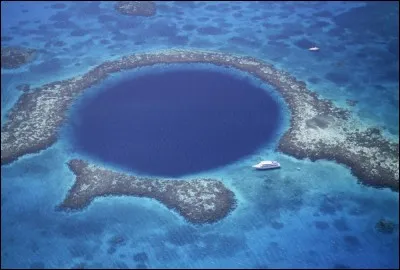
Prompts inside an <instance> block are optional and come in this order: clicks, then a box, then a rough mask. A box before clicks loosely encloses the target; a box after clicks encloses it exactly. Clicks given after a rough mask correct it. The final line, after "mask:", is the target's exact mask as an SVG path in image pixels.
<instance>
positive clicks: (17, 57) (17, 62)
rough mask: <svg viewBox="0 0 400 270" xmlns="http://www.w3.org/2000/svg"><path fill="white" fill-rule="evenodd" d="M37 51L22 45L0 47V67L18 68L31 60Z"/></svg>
mask: <svg viewBox="0 0 400 270" xmlns="http://www.w3.org/2000/svg"><path fill="white" fill-rule="evenodd" d="M36 54H37V52H36V50H35V49H29V48H22V47H1V67H2V68H5V69H13V68H19V67H21V66H23V65H25V64H27V63H29V62H32V61H33V60H34V58H35V56H36Z"/></svg>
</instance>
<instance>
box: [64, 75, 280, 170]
mask: <svg viewBox="0 0 400 270" xmlns="http://www.w3.org/2000/svg"><path fill="white" fill-rule="evenodd" d="M280 113H281V111H280V107H279V105H278V103H277V102H276V100H275V99H273V98H272V97H271V96H270V95H269V94H268V93H267V92H266V91H265V90H264V89H262V88H260V87H256V86H255V85H254V84H252V83H251V82H250V81H249V80H246V79H243V78H238V77H235V76H233V75H232V74H228V73H224V72H217V71H213V70H202V69H199V70H179V71H175V70H174V71H168V72H155V73H151V74H146V75H143V76H138V77H135V78H131V79H128V80H121V82H118V83H117V84H114V85H113V86H111V87H110V88H108V89H106V90H105V91H102V92H101V93H98V94H97V95H95V96H93V97H91V98H87V99H86V100H84V101H83V103H82V104H81V105H80V106H78V107H77V109H76V113H75V115H76V116H75V117H78V119H79V120H78V121H76V123H75V124H73V125H72V135H73V141H74V144H75V147H76V149H78V151H81V152H83V153H85V154H89V155H92V156H95V157H96V158H98V159H99V160H102V161H104V162H107V163H111V164H115V165H118V166H121V167H123V168H126V169H133V170H135V171H139V172H143V173H146V174H150V175H158V176H169V177H171V176H172V177H178V176H182V175H185V174H189V173H195V172H200V171H203V170H208V169H213V168H216V167H219V166H223V165H226V164H229V163H231V162H233V161H236V160H238V159H240V158H242V157H244V156H246V155H249V154H252V153H254V151H256V150H257V149H258V148H259V147H260V146H262V145H265V144H266V143H268V142H269V141H270V140H272V139H275V135H276V132H277V128H278V127H279V119H281V117H280Z"/></svg>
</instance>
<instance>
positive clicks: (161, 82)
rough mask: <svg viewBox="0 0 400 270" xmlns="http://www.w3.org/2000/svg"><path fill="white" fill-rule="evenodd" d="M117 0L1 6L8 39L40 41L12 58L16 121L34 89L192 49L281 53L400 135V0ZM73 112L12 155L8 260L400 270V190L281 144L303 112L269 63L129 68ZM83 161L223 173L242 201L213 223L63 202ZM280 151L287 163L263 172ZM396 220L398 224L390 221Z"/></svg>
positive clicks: (4, 193) (7, 169)
mask: <svg viewBox="0 0 400 270" xmlns="http://www.w3.org/2000/svg"><path fill="white" fill-rule="evenodd" d="M114 5H115V2H107V1H104V2H100V1H98V2H97V1H84V2H51V1H48V2H45V1H43V2H20V1H9V2H7V1H2V2H1V35H2V39H1V40H2V41H1V44H2V48H3V47H5V46H19V47H27V48H34V49H37V50H38V56H37V57H36V58H35V59H34V61H33V62H31V63H28V64H26V65H23V66H21V67H19V68H16V69H5V68H2V70H1V119H2V123H5V122H6V121H7V120H8V118H7V112H8V111H9V110H10V109H11V108H12V107H13V106H14V104H15V103H16V101H17V100H18V98H19V97H20V96H21V95H22V94H23V93H22V92H21V91H19V90H17V89H16V87H17V86H18V85H20V84H30V85H31V88H34V87H39V86H41V85H43V84H46V83H50V82H54V81H59V80H64V79H68V78H72V77H74V76H78V75H82V74H84V73H85V72H87V71H89V70H90V69H92V68H93V67H95V66H97V65H100V64H101V63H103V62H104V61H110V60H115V59H118V58H120V57H122V56H124V55H130V54H139V53H146V52H157V51H159V50H164V49H171V48H177V49H195V50H201V51H219V52H224V53H230V54H237V55H245V56H251V57H254V58H256V59H259V60H262V61H265V62H267V63H270V64H272V65H274V66H275V67H276V68H278V69H281V70H284V71H286V72H288V73H290V74H291V75H292V76H294V77H296V78H297V79H298V80H301V81H304V82H305V83H306V85H307V88H309V89H310V90H311V91H313V92H315V93H317V94H318V95H319V96H320V97H322V98H325V99H329V100H331V101H332V102H333V103H334V104H335V105H336V106H338V107H345V108H347V109H349V110H350V111H351V113H352V114H354V115H356V116H357V117H359V118H360V119H361V120H362V121H363V123H364V124H366V125H371V126H377V127H379V128H381V129H382V131H383V134H384V136H385V137H386V138H389V139H390V140H392V141H394V142H397V143H398V136H399V106H398V104H399V76H398V72H399V49H398V48H399V46H398V42H399V23H398V21H399V13H398V11H399V4H398V2H394V1H393V2H388V1H387V2H362V1H357V2H348V1H338V2H336V1H335V2H333V1H332V2H329V1H321V2H310V1H307V2H273V1H268V2H261V1H247V2H245V1H243V2H236V1H229V2H200V1H194V2H193V1H181V2H178V1H176V2H173V1H169V2H155V7H156V13H155V14H154V15H153V16H148V17H147V16H128V15H123V14H120V13H118V12H117V11H116V10H115V9H114ZM313 46H317V47H319V48H320V50H319V51H318V52H312V51H309V50H308V48H310V47H313ZM348 100H352V101H355V103H356V104H355V105H354V106H353V107H350V108H349V107H348V106H347V105H346V104H347V101H348ZM67 115H68V117H67V121H66V122H65V123H64V124H63V126H62V128H61V129H60V132H59V136H58V140H57V142H56V143H55V144H53V145H52V146H50V147H49V148H47V149H45V150H43V151H40V152H39V153H36V154H27V155H24V156H23V157H21V158H19V159H18V160H17V161H15V162H13V163H11V164H8V165H2V167H1V236H2V237H1V268H33V269H40V268H79V269H82V268H131V269H132V268H133V269H134V268H140V269H143V268H178V269H179V268H253V269H254V268H256V269H267V268H330V269H332V268H337V269H343V268H363V269H367V268H381V269H392V268H399V255H398V253H399V230H398V224H399V193H398V192H395V191H392V190H390V189H388V188H380V189H378V188H374V187H370V186H365V185H363V184H362V183H360V181H359V180H358V179H357V178H356V177H355V176H354V175H352V173H351V171H350V169H349V168H348V167H347V166H345V165H342V164H339V163H336V162H334V161H327V160H317V161H314V162H313V161H311V160H309V159H303V160H300V159H296V158H294V157H291V156H289V155H286V154H283V153H281V152H279V151H277V150H276V149H277V144H278V142H279V139H280V138H281V136H282V135H283V134H284V132H285V131H286V130H287V129H288V128H289V125H290V118H291V115H290V110H289V108H288V107H287V105H286V104H285V102H284V101H283V99H282V97H281V96H280V94H279V93H278V92H277V91H276V90H275V89H274V88H273V87H272V86H269V85H268V84H265V83H263V82H261V81H260V80H259V79H257V78H255V77H254V76H252V75H251V74H247V73H246V74H245V73H243V72H241V71H239V70H236V69H233V68H228V67H217V66H215V65H212V64H165V65H155V66H149V67H143V68H139V69H134V70H128V71H124V72H120V73H115V74H113V75H111V76H109V77H108V78H107V79H106V80H104V81H102V82H101V83H100V84H98V85H95V86H93V87H91V88H90V89H88V90H87V91H86V92H85V93H84V94H83V95H81V96H80V97H79V98H78V99H77V100H76V101H75V102H74V103H73V105H72V106H71V108H70V109H69V110H68V112H67ZM2 129H3V124H2ZM73 158H82V159H85V160H90V161H91V162H92V163H96V164H99V165H101V166H103V167H105V168H108V169H111V170H117V171H122V172H124V173H127V174H133V175H138V176H144V177H150V178H160V179H177V178H179V179H196V178H213V179H218V180H220V181H221V182H223V184H224V185H225V186H226V187H227V188H229V189H230V190H232V191H233V192H234V193H235V197H236V200H237V205H236V208H235V209H233V211H232V212H230V214H229V215H228V216H227V217H225V218H223V219H221V220H219V221H218V222H216V223H211V224H196V225H195V224H191V223H190V222H188V221H187V220H185V219H184V218H183V217H182V216H180V215H179V214H178V213H176V212H175V211H171V210H170V209H168V208H167V207H165V206H164V205H163V204H161V203H160V202H158V201H155V200H152V199H149V198H140V197H130V196H119V197H118V196H107V197H103V198H96V199H95V200H94V201H93V202H92V203H91V204H90V205H89V206H88V207H87V208H85V209H84V210H82V211H76V212H71V213H69V212H63V211H56V210H55V209H56V207H57V206H58V205H59V204H60V203H61V202H62V201H63V199H64V198H65V196H66V194H67V193H68V190H69V189H70V188H71V187H72V185H73V183H74V181H75V175H74V174H73V173H72V172H71V171H70V170H69V168H68V166H67V162H68V161H69V160H70V159H73ZM265 159H267V160H277V161H279V162H280V164H281V169H279V170H272V171H255V170H252V168H251V165H253V164H255V163H258V162H259V161H261V160H265ZM382 218H384V219H388V220H392V221H393V222H394V223H395V229H394V231H393V232H392V233H389V234H388V233H382V232H380V231H378V230H377V229H376V228H375V225H376V223H377V222H378V221H379V220H380V219H382ZM116 239H117V240H116Z"/></svg>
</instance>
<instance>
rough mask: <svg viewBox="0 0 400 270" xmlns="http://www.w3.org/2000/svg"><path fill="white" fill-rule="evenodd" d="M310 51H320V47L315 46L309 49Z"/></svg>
mask: <svg viewBox="0 0 400 270" xmlns="http://www.w3.org/2000/svg"><path fill="white" fill-rule="evenodd" d="M308 50H309V51H319V48H318V47H316V46H314V47H311V48H309V49H308Z"/></svg>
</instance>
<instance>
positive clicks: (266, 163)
mask: <svg viewBox="0 0 400 270" xmlns="http://www.w3.org/2000/svg"><path fill="white" fill-rule="evenodd" d="M252 167H253V168H255V169H257V170H269V169H276V168H280V167H281V164H279V162H278V161H273V160H272V161H271V160H263V161H261V162H259V163H258V164H256V165H253V166H252Z"/></svg>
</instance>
